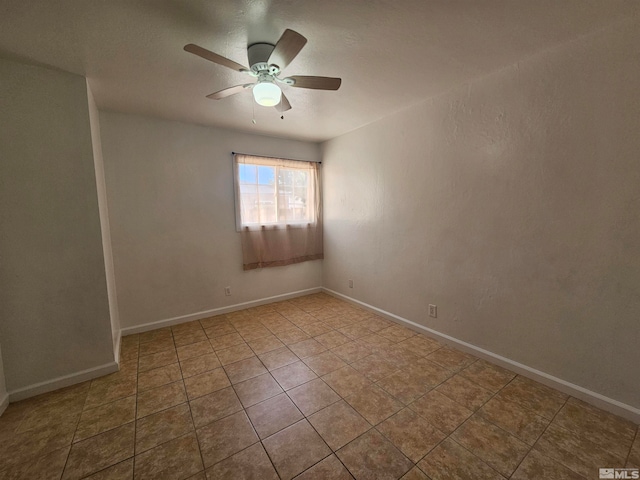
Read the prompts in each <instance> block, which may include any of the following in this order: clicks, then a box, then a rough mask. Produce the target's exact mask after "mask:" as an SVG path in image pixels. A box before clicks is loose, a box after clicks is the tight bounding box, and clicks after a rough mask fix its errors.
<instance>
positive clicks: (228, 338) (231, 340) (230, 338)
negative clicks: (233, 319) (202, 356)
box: [210, 333, 245, 351]
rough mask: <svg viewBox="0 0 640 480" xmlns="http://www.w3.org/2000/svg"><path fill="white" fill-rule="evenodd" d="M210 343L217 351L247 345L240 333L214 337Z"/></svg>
mask: <svg viewBox="0 0 640 480" xmlns="http://www.w3.org/2000/svg"><path fill="white" fill-rule="evenodd" d="M210 342H211V346H212V347H213V349H214V350H216V351H217V350H222V349H224V348H229V347H233V346H235V345H243V344H244V343H245V341H244V338H242V337H241V336H240V334H239V333H229V334H227V335H221V336H219V337H214V338H212V339H211V340H210Z"/></svg>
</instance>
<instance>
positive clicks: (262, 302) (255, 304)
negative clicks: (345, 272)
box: [122, 287, 322, 337]
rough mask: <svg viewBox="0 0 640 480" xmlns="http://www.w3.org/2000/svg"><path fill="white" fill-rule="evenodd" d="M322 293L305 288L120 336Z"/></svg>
mask: <svg viewBox="0 0 640 480" xmlns="http://www.w3.org/2000/svg"><path fill="white" fill-rule="evenodd" d="M321 291H322V287H315V288H307V289H306V290H298V291H297V292H291V293H284V294H282V295H275V296H273V297H267V298H260V299H258V300H251V301H249V302H243V303H236V304H235V305H229V306H227V307H220V308H214V309H212V310H205V311H204V312H196V313H190V314H188V315H181V316H179V317H173V318H167V319H165V320H157V321H155V322H149V323H144V324H142V325H135V326H133V327H126V328H123V329H122V336H123V337H125V336H127V335H134V334H136V333H142V332H148V331H149V330H156V329H158V328H163V327H170V326H172V325H178V324H180V323H186V322H190V321H193V320H201V319H203V318H207V317H213V316H214V315H222V314H224V313H231V312H235V311H237V310H244V309H245V308H251V307H259V306H260V305H267V304H269V303H275V302H281V301H283V300H289V299H291V298H296V297H302V296H304V295H311V294H312V293H319V292H321Z"/></svg>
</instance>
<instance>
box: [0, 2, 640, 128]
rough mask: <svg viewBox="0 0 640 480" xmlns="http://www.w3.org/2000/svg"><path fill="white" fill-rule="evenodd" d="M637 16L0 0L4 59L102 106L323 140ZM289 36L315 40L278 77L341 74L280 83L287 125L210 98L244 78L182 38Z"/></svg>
mask: <svg viewBox="0 0 640 480" xmlns="http://www.w3.org/2000/svg"><path fill="white" fill-rule="evenodd" d="M639 10H640V2H639V1H636V0H598V1H593V0H466V1H465V0H389V1H385V0H367V1H364V0H359V1H354V0H351V1H349V0H323V1H303V0H297V1H296V0H271V1H269V0H264V1H258V0H244V1H242V0H216V1H213V0H108V1H105V0H55V1H52V0H13V1H9V0H0V55H1V56H4V57H8V58H16V59H20V60H23V61H30V62H34V63H39V64H45V65H49V66H53V67H57V68H59V69H62V70H66V71H69V72H73V73H77V74H80V75H84V76H86V77H88V79H89V82H90V85H91V88H92V91H93V93H94V96H95V99H96V102H97V104H98V106H99V107H100V108H102V109H108V110H117V111H123V112H135V113H143V114H150V115H155V116H160V117H164V118H171V119H176V120H183V121H187V122H194V123H199V124H205V125H216V126H224V127H228V128H234V129H241V130H248V131H253V132H256V133H261V134H266V135H273V136H280V137H288V138H300V139H306V140H313V141H320V140H326V139H329V138H333V137H335V136H338V135H341V134H343V133H346V132H348V131H350V130H353V129H355V128H358V127H360V126H362V125H365V124H367V123H370V122H372V121H374V120H376V119H378V118H381V117H383V116H385V115H388V114H389V113H391V112H393V111H396V110H400V109H402V108H405V107H408V106H409V105H411V104H414V103H417V102H419V101H421V100H424V99H426V98H428V97H430V96H433V95H437V94H438V93H440V92H443V91H445V90H447V89H449V88H451V87H452V86H454V85H457V84H460V83H463V82H466V81H468V80H470V79H472V78H476V77H479V76H481V75H483V74H486V73H488V72H491V71H493V70H496V69H498V68H500V67H502V66H505V65H509V64H512V63H514V62H517V61H518V60H520V59H522V58H523V57H526V56H529V55H532V54H534V53H536V52H538V51H541V50H544V49H547V48H551V47H553V46H554V45H556V44H559V43H563V42H566V41H569V40H571V39H573V38H576V37H578V36H581V35H585V34H588V33H590V32H592V31H594V30H597V29H600V28H603V27H605V26H607V25H609V24H611V23H614V22H616V21H620V20H622V19H623V18H625V17H628V16H630V15H636V14H637V13H638V11H639ZM285 28H291V29H293V30H296V31H298V32H300V33H301V34H303V35H304V36H305V37H307V38H308V40H309V42H308V43H307V46H306V47H305V48H304V49H303V50H302V52H301V53H300V55H299V56H298V57H297V58H296V59H295V60H294V61H293V62H292V63H291V65H290V66H289V67H288V68H287V69H286V70H285V74H287V75H321V76H336V77H342V79H343V82H342V87H341V88H340V90H338V91H337V92H324V91H317V90H302V89H295V88H291V87H284V90H285V92H286V94H287V96H288V98H289V100H290V102H291V104H292V106H293V109H292V110H291V111H290V112H287V114H285V118H284V120H280V118H279V115H278V114H277V112H276V111H275V110H274V109H268V108H265V107H260V106H258V105H255V104H254V102H253V100H252V96H251V94H250V93H249V92H248V91H247V92H246V93H243V94H239V95H236V96H234V97H229V98H226V99H223V100H220V101H214V100H209V99H207V98H205V95H207V94H209V93H212V92H214V91H217V90H220V89H222V88H225V87H227V86H232V85H237V84H239V83H246V80H247V79H248V78H249V77H247V76H246V75H244V74H242V73H238V72H234V71H232V70H229V69H226V68H225V67H222V66H219V65H215V64H213V63H210V62H207V61H205V60H203V59H201V58H199V57H196V56H194V55H191V54H188V53H186V52H184V51H183V47H184V45H185V44H187V43H196V44H198V45H201V46H203V47H205V48H207V49H210V50H212V51H214V52H216V53H219V54H221V55H224V56H226V57H228V58H230V59H232V60H235V61H237V62H239V63H242V64H245V65H246V64H247V55H246V46H247V44H250V43H254V42H270V43H275V42H276V41H277V39H278V38H279V37H280V35H281V34H282V32H283V31H284V29H285ZM0 80H1V79H0ZM254 110H255V113H254ZM254 115H255V118H256V121H257V123H256V124H255V125H254V124H253V123H252V122H251V119H252V118H253V116H254Z"/></svg>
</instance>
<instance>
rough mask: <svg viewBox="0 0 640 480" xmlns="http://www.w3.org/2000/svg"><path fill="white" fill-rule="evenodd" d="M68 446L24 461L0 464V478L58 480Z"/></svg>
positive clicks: (11, 479)
mask: <svg viewBox="0 0 640 480" xmlns="http://www.w3.org/2000/svg"><path fill="white" fill-rule="evenodd" d="M69 450H70V447H63V448H61V449H58V450H54V451H53V452H51V453H48V454H46V455H45V456H43V457H38V458H35V459H33V460H30V461H28V462H24V463H18V464H14V465H8V464H7V465H5V464H0V465H2V466H0V478H2V479H5V480H22V479H24V480H30V479H37V480H59V479H60V477H61V476H62V471H63V470H64V466H65V463H66V461H67V456H68V455H69Z"/></svg>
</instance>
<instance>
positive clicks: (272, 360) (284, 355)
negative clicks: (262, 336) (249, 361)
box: [258, 347, 300, 371]
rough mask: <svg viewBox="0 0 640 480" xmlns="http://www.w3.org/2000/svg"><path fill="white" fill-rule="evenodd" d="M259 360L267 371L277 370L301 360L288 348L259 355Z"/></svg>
mask: <svg viewBox="0 0 640 480" xmlns="http://www.w3.org/2000/svg"><path fill="white" fill-rule="evenodd" d="M258 358H260V360H261V361H262V363H263V364H264V366H265V367H267V370H269V371H272V370H275V369H276V368H280V367H284V366H285V365H289V364H291V363H294V362H297V361H298V360H300V359H299V358H298V357H297V356H296V355H295V354H294V353H293V352H292V351H291V350H289V349H288V348H287V347H284V348H279V349H277V350H272V351H271V352H267V353H263V354H261V355H258Z"/></svg>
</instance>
